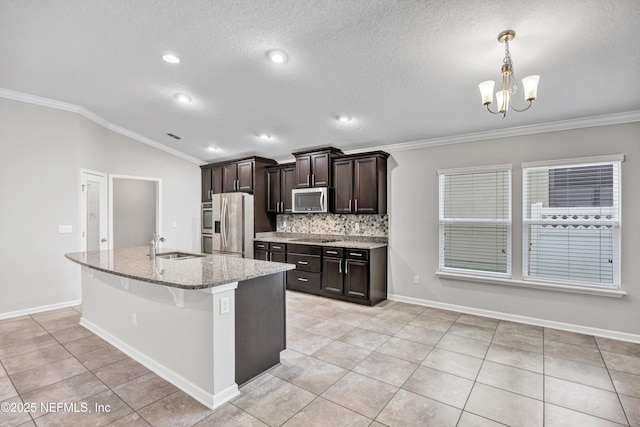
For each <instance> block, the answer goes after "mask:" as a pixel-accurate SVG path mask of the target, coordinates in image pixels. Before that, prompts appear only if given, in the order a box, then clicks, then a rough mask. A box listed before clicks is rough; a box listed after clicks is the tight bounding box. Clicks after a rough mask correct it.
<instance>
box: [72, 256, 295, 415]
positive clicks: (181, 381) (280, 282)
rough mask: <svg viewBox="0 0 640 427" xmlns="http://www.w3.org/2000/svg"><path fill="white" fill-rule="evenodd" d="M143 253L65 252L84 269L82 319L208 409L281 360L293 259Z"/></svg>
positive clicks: (97, 333)
mask: <svg viewBox="0 0 640 427" xmlns="http://www.w3.org/2000/svg"><path fill="white" fill-rule="evenodd" d="M148 252H149V248H148V247H137V248H125V249H116V250H109V251H92V252H78V253H71V254H66V255H65V256H66V257H67V258H68V259H70V260H71V261H74V262H76V263H78V264H80V265H81V266H82V268H81V276H82V318H81V320H80V324H81V325H82V326H84V327H86V328H87V329H89V330H91V331H92V332H94V333H95V334H96V335H98V336H100V337H101V338H103V339H105V340H106V341H108V342H109V343H111V344H112V345H113V346H114V347H116V348H118V349H120V350H121V351H123V352H124V353H126V354H127V355H129V356H130V357H131V358H133V359H135V360H136V361H138V362H139V363H141V364H142V365H144V366H145V367H147V368H149V369H150V370H152V371H154V372H155V373H157V374H158V375H160V376H161V377H163V378H164V379H166V380H167V381H169V382H171V383H172V384H174V385H176V386H177V387H178V388H180V389H182V390H183V391H185V392H186V393H188V394H189V395H191V396H192V397H194V398H195V399H196V400H198V401H200V402H202V403H203V404H204V405H206V406H208V407H210V408H216V407H218V406H220V405H222V404H223V403H225V402H227V401H228V400H230V399H232V398H233V397H235V396H237V395H238V394H239V392H238V384H242V383H244V382H246V381H248V380H249V379H251V378H252V377H254V376H256V375H258V374H259V373H261V372H263V371H265V370H266V369H269V368H270V367H272V366H274V365H276V364H277V363H279V361H280V351H281V350H283V349H284V348H285V344H286V343H285V339H286V331H285V277H284V272H285V271H287V270H291V269H293V268H295V267H294V266H293V265H290V264H284V263H273V262H265V261H258V260H253V259H243V258H234V257H224V256H218V255H201V254H184V253H183V255H180V253H177V252H176V251H170V250H168V249H163V250H162V251H161V253H159V254H158V256H157V257H156V258H155V259H154V260H152V259H150V258H149V256H148ZM170 253H173V254H174V255H163V254H170Z"/></svg>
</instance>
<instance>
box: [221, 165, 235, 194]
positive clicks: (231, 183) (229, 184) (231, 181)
mask: <svg viewBox="0 0 640 427" xmlns="http://www.w3.org/2000/svg"><path fill="white" fill-rule="evenodd" d="M237 181H238V165H237V164H236V163H229V164H228V165H223V166H222V192H223V193H233V192H234V191H237V190H236V189H237V185H238V184H237Z"/></svg>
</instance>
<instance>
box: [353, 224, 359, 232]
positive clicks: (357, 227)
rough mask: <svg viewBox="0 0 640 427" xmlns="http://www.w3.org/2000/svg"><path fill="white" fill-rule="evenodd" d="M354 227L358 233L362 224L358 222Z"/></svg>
mask: <svg viewBox="0 0 640 427" xmlns="http://www.w3.org/2000/svg"><path fill="white" fill-rule="evenodd" d="M354 227H355V230H356V231H360V223H359V222H356V223H355V226H354Z"/></svg>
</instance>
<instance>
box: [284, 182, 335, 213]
mask: <svg viewBox="0 0 640 427" xmlns="http://www.w3.org/2000/svg"><path fill="white" fill-rule="evenodd" d="M291 196H292V197H291V198H292V199H293V210H292V212H293V213H327V212H329V189H328V188H327V187H317V188H294V189H293V190H291Z"/></svg>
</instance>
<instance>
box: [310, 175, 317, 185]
mask: <svg viewBox="0 0 640 427" xmlns="http://www.w3.org/2000/svg"><path fill="white" fill-rule="evenodd" d="M315 185H316V174H315V173H312V174H311V186H312V187H313V186H315Z"/></svg>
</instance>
